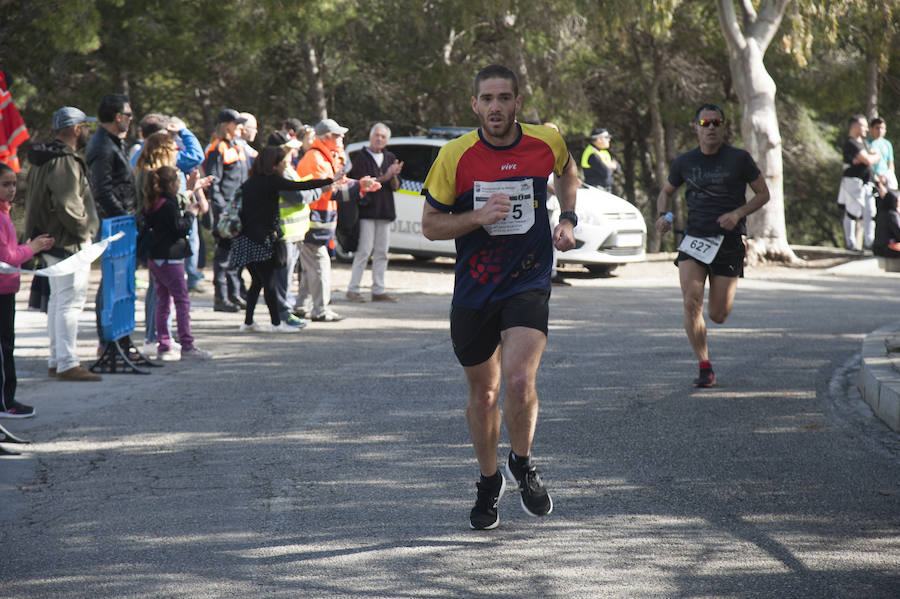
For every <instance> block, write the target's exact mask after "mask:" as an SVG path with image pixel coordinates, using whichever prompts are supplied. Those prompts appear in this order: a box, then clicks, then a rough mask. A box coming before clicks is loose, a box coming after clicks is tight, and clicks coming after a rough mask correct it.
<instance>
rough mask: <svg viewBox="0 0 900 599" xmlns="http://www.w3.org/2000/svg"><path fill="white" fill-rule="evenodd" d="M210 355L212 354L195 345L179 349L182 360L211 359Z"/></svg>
mask: <svg viewBox="0 0 900 599" xmlns="http://www.w3.org/2000/svg"><path fill="white" fill-rule="evenodd" d="M212 357H213V355H212V354H211V353H210V352H208V351H205V350H202V349H199V348H196V347H192V348H191V349H183V350H181V359H182V360H212Z"/></svg>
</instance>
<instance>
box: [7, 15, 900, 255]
mask: <svg viewBox="0 0 900 599" xmlns="http://www.w3.org/2000/svg"><path fill="white" fill-rule="evenodd" d="M754 4H756V5H758V3H754ZM898 18H900V0H887V1H886V2H878V3H871V2H867V1H865V0H826V1H825V2H814V1H812V0H797V1H795V2H792V3H791V4H790V5H789V7H788V11H787V14H786V15H785V19H784V21H783V23H782V27H781V30H780V31H779V35H778V37H777V38H776V39H775V40H774V41H773V43H772V44H771V47H770V51H769V52H768V53H767V55H766V66H767V69H768V70H769V73H770V74H771V75H772V77H773V78H774V80H775V82H776V84H777V85H778V87H779V93H778V96H777V97H778V99H779V106H778V107H779V120H780V123H779V124H780V127H781V131H782V136H783V138H784V145H785V153H784V158H785V171H784V181H785V209H786V220H787V226H788V231H789V239H790V240H791V241H793V242H796V243H838V242H839V241H840V229H839V227H840V222H839V220H840V210H839V208H838V207H837V204H836V203H835V202H834V197H835V194H836V188H837V180H838V177H839V171H840V165H839V160H840V159H839V157H838V156H837V149H838V148H839V147H840V143H841V140H842V136H843V135H844V131H843V128H844V123H845V121H846V118H847V117H848V116H849V115H850V114H852V113H855V112H860V111H862V110H863V109H864V107H865V74H866V60H867V56H869V55H871V54H872V52H876V53H877V54H878V60H879V63H878V64H879V66H880V68H881V71H880V74H881V75H880V80H879V81H880V84H881V86H882V87H881V89H882V92H881V95H880V104H879V110H880V113H881V115H882V116H884V117H885V119H886V120H887V122H888V126H889V129H888V137H889V138H890V137H891V132H892V131H894V132H896V131H900V44H898V43H896V40H897V39H898V37H897V31H898V29H900V27H898ZM0 39H2V40H3V43H2V44H0V69H3V70H4V71H7V72H8V73H10V74H11V75H12V76H13V80H14V81H13V86H12V91H13V94H14V98H15V100H16V102H17V104H18V105H19V107H20V109H21V110H22V113H23V116H24V117H25V119H26V122H27V123H28V125H29V128H30V130H31V132H32V136H33V138H34V139H41V138H46V137H47V136H49V134H50V132H49V122H50V116H51V115H52V113H53V111H54V110H56V109H57V108H59V107H60V106H63V105H67V104H68V105H74V106H79V107H80V108H82V109H83V110H85V111H86V112H88V113H92V112H94V110H95V109H96V106H97V103H98V101H99V99H100V97H101V96H103V95H104V94H106V93H110V92H126V93H128V94H129V96H130V98H131V101H132V106H133V108H134V110H135V112H136V114H137V115H138V116H140V115H143V114H146V113H147V112H151V111H153V112H164V113H172V114H177V115H178V116H180V117H182V118H183V119H184V120H185V121H186V122H187V123H188V124H189V126H191V128H192V129H194V131H195V132H196V133H197V134H198V135H199V136H200V137H201V139H204V138H206V137H207V136H209V135H210V134H211V132H212V129H213V125H214V121H215V115H216V113H217V112H218V111H219V110H220V109H221V108H224V107H233V108H236V109H238V110H243V111H249V112H252V113H254V114H255V115H256V116H257V118H258V120H259V124H260V127H259V128H260V136H261V137H262V138H263V139H264V138H265V136H266V135H268V133H269V132H270V131H271V130H272V129H274V128H276V127H278V126H280V124H281V122H282V120H283V119H284V118H286V117H299V118H300V119H301V120H303V121H304V122H315V121H317V120H318V119H319V118H320V108H319V107H320V106H324V108H325V109H326V110H327V112H328V114H329V116H332V117H334V118H336V119H337V120H338V121H340V122H341V123H342V124H345V125H346V126H349V127H350V129H351V131H350V133H349V135H348V138H349V139H348V142H349V141H354V140H357V139H362V138H364V137H365V136H366V134H367V131H368V128H369V126H370V125H371V124H372V123H373V122H375V121H379V120H380V121H384V122H386V123H388V124H389V125H390V126H391V128H392V129H393V131H394V133H395V135H400V134H409V133H421V132H422V131H424V130H425V129H426V128H427V127H429V126H431V125H435V124H444V125H473V124H475V123H476V121H475V117H474V115H473V114H472V111H471V109H470V106H469V98H470V95H471V90H470V85H471V81H472V77H473V76H474V74H475V72H476V71H477V70H478V69H479V68H481V67H483V66H484V65H486V64H489V63H491V62H499V63H503V64H507V65H509V66H510V67H511V68H512V69H513V70H515V71H516V72H517V73H518V74H519V75H520V78H521V79H520V83H521V87H522V92H523V96H524V101H525V110H524V111H523V114H522V118H523V119H526V120H530V119H533V120H539V121H543V120H552V121H554V122H555V123H556V124H557V125H559V126H560V128H561V129H562V131H563V133H564V135H565V136H566V137H567V141H568V144H569V147H570V148H571V149H572V150H573V154H575V155H578V154H580V151H581V149H582V148H583V147H584V145H585V144H586V143H587V135H588V133H589V131H590V130H591V129H592V128H594V127H596V126H604V127H607V128H608V129H610V130H611V131H612V132H613V136H614V138H613V146H612V151H613V153H614V154H615V155H616V156H617V158H619V159H620V161H621V162H622V163H623V171H624V172H623V174H622V175H620V176H619V177H621V178H619V179H617V186H619V189H620V191H622V192H623V193H624V194H625V195H626V196H627V197H628V199H630V200H631V201H633V202H634V203H635V204H636V205H638V206H640V207H642V208H643V209H644V210H645V214H647V215H648V218H650V220H652V213H653V200H654V199H655V196H656V194H657V193H658V182H657V181H656V178H657V177H656V174H655V172H654V166H655V165H656V161H657V160H658V158H657V157H656V156H655V150H654V149H653V131H652V129H651V102H650V100H651V94H653V93H654V92H653V90H654V89H655V90H657V91H656V92H655V93H656V94H658V98H657V99H658V107H659V109H658V114H659V116H660V118H661V120H662V123H661V124H662V126H663V127H664V129H665V130H666V131H667V134H666V135H667V140H668V143H669V146H668V147H667V148H666V152H667V153H676V152H681V151H684V150H687V149H689V148H691V147H693V146H694V145H695V144H696V138H695V136H694V133H693V131H692V129H691V128H690V127H689V122H690V120H691V117H692V116H693V111H694V108H695V107H696V106H697V105H699V104H700V103H702V102H705V101H713V102H716V103H719V104H720V105H722V106H723V107H725V109H726V110H727V111H728V113H729V119H730V121H731V123H738V122H739V117H740V115H739V114H738V112H739V109H738V107H739V103H738V101H737V97H736V94H735V92H734V89H733V88H732V82H731V76H730V72H729V65H728V56H727V51H726V49H725V44H724V40H723V38H722V35H721V33H720V30H719V25H718V20H717V15H716V9H715V7H714V6H713V4H712V3H710V2H708V1H707V0H609V1H606V2H596V1H595V0H549V1H547V2H527V1H525V0H477V1H476V0H369V1H367V2H365V3H363V2H362V1H361V0H300V1H297V0H255V1H251V0H184V1H177V0H144V1H141V2H138V1H136V0H67V1H61V0H30V1H28V2H22V1H14V0H0ZM311 57H315V59H316V61H317V63H318V74H317V73H315V72H314V70H313V68H312V66H311V61H310V59H311ZM654 86H657V87H654ZM732 127H733V125H732ZM730 134H731V135H732V136H734V135H738V132H737V131H736V130H734V129H732V130H730ZM898 139H900V137H898ZM735 141H739V140H735ZM897 145H900V144H897ZM670 159H671V156H670V155H667V156H666V157H665V161H666V162H667V161H668V160H670Z"/></svg>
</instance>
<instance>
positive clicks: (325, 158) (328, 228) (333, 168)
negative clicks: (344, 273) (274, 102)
mask: <svg viewBox="0 0 900 599" xmlns="http://www.w3.org/2000/svg"><path fill="white" fill-rule="evenodd" d="M297 174H298V175H300V179H301V180H302V181H306V180H307V179H340V178H341V176H343V172H342V171H341V161H340V160H339V159H338V158H335V156H334V154H333V153H332V152H331V150H330V149H329V148H328V146H326V145H325V144H324V143H323V142H322V140H321V139H319V138H318V137H317V138H316V139H315V140H314V141H313V143H312V146H311V147H310V148H309V150H308V151H307V152H306V154H304V155H303V157H302V158H301V159H300V162H298V163H297ZM335 192H337V195H335ZM361 195H362V193H361V191H360V188H359V181H353V180H349V181H348V182H347V184H345V185H342V186H340V187H339V188H338V189H335V190H329V191H326V192H325V193H323V194H322V196H321V197H320V198H319V199H318V200H316V201H315V202H313V203H312V204H310V205H309V208H310V213H309V231H307V233H306V239H305V241H307V242H311V243H318V244H326V243H330V242H331V240H332V239H333V238H334V231H335V229H336V228H337V209H338V203H337V201H338V200H339V199H340V200H341V201H349V200H358V199H359V197H360V196H361Z"/></svg>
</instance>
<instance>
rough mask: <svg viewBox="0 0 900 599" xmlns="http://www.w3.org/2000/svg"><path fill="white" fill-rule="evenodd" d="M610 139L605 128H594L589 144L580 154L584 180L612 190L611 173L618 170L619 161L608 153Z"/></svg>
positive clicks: (589, 183)
mask: <svg viewBox="0 0 900 599" xmlns="http://www.w3.org/2000/svg"><path fill="white" fill-rule="evenodd" d="M610 139H611V136H610V134H609V131H607V130H606V129H594V130H593V131H592V132H591V144H590V145H589V146H588V147H586V148H585V149H584V152H582V154H581V170H582V172H583V173H584V182H585V183H587V184H588V185H593V186H594V187H599V188H601V189H604V190H606V191H612V185H613V173H614V172H616V171H617V170H619V163H618V162H617V161H616V160H614V159H613V157H612V156H610V154H609V141H610Z"/></svg>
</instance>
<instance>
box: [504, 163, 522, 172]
mask: <svg viewBox="0 0 900 599" xmlns="http://www.w3.org/2000/svg"><path fill="white" fill-rule="evenodd" d="M517 168H519V165H518V164H517V163H515V162H507V163H506V164H504V165H503V166H501V167H500V170H501V171H514V170H516V169H517Z"/></svg>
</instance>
